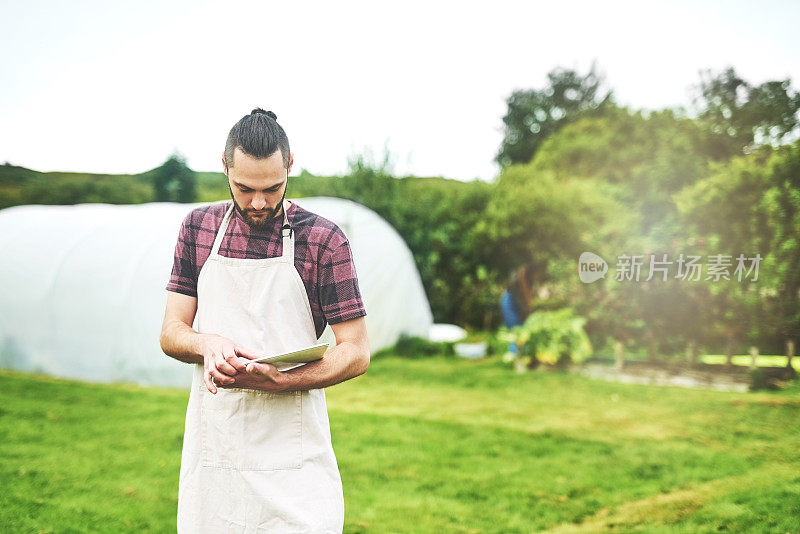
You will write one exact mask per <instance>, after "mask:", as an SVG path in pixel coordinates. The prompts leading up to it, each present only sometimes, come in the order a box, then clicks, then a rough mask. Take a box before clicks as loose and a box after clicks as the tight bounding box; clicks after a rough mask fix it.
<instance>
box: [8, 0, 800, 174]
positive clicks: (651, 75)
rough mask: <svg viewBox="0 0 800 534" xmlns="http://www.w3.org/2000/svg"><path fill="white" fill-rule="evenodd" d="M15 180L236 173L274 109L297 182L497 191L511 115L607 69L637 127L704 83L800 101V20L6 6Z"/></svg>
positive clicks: (590, 10)
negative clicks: (233, 136)
mask: <svg viewBox="0 0 800 534" xmlns="http://www.w3.org/2000/svg"><path fill="white" fill-rule="evenodd" d="M0 17H2V20H3V21H4V25H3V26H4V29H3V32H2V33H1V34H0V50H2V52H0V69H2V70H0V72H2V75H0V80H1V81H0V162H5V161H8V162H10V163H12V164H14V165H21V166H24V167H28V168H32V169H35V170H38V171H75V172H94V173H139V172H143V171H146V170H149V169H151V168H153V167H156V166H158V165H160V164H161V163H163V161H164V160H166V159H167V157H169V155H170V154H171V153H173V152H174V151H179V152H180V153H181V154H182V155H183V156H184V157H185V158H186V160H187V163H188V164H189V166H190V167H192V168H193V169H195V170H197V171H221V170H222V164H221V155H222V150H223V147H224V143H225V138H226V137H227V134H228V131H229V130H230V128H231V126H233V124H234V123H235V122H236V121H237V120H239V119H240V118H241V117H242V116H243V115H245V114H247V113H249V112H250V110H252V109H253V108H255V107H262V108H264V109H268V110H272V111H274V112H275V113H276V114H277V116H278V122H279V123H280V124H281V125H282V126H283V128H284V129H285V130H286V132H287V134H288V136H289V141H290V144H291V148H292V152H293V153H294V159H295V166H294V168H293V170H292V175H297V174H298V173H299V172H300V170H301V169H306V170H308V171H309V172H311V173H314V174H318V175H334V174H343V173H345V172H346V171H347V169H348V161H349V160H351V159H352V158H353V157H355V156H356V155H358V154H362V155H366V156H367V158H368V159H369V158H372V159H373V160H376V161H377V160H381V159H382V158H383V156H384V155H385V154H388V155H389V158H390V161H391V163H392V168H393V171H394V173H395V174H397V175H409V174H413V175H416V176H444V177H447V178H455V179H459V180H472V179H476V178H478V179H483V180H491V179H493V178H494V177H495V176H496V175H497V173H498V171H499V169H498V167H497V166H496V164H495V163H494V162H493V160H494V157H495V155H496V154H497V150H498V147H499V146H500V143H501V141H502V138H503V122H502V118H503V116H504V114H505V112H506V99H507V98H508V96H509V95H510V94H511V93H512V92H513V91H515V90H520V89H540V88H543V87H544V85H545V82H546V79H547V73H548V72H550V71H551V70H553V69H554V68H556V67H564V68H572V69H576V70H578V72H580V73H586V72H588V71H589V68H590V67H591V65H592V64H593V63H594V64H595V65H596V68H597V71H598V72H599V73H601V74H602V75H603V76H604V78H605V82H606V84H607V86H608V87H609V88H611V89H613V90H614V93H615V95H616V100H617V101H618V102H619V103H620V104H622V105H627V106H629V107H631V108H633V109H644V110H653V109H661V108H665V107H676V106H687V105H690V103H691V99H692V95H693V90H694V89H693V88H696V86H697V84H698V83H699V81H700V74H699V73H700V71H701V70H705V69H711V70H712V71H720V70H722V69H723V68H725V67H727V66H729V65H730V66H733V67H734V68H735V69H736V71H737V74H739V75H740V76H741V77H743V78H744V79H745V80H747V81H748V82H750V83H754V84H758V83H762V82H764V81H767V80H775V79H785V78H791V79H792V85H793V87H795V88H796V89H797V88H800V44H799V43H798V41H797V38H796V34H797V28H798V27H800V3H798V2H791V1H785V2H779V1H773V2H770V1H766V2H763V3H759V4H756V3H753V2H739V1H732V2H723V1H719V2H699V1H678V2H671V3H669V4H668V3H666V2H660V3H656V2H643V1H637V2H613V1H604V2H597V1H593V2H575V1H573V2H561V3H556V2H546V3H545V2H531V1H528V2H524V1H518V2H508V1H493V2H479V3H478V2H476V3H465V2H444V1H441V2H435V1H433V0H428V1H424V2H416V1H404V2H374V1H373V2H350V1H346V0H343V1H338V2H329V1H319V2H302V1H284V2H266V1H261V2H256V1H235V0H234V1H226V2H211V1H169V0H160V1H151V0H139V1H137V2H107V1H76V2H61V1H37V0H28V1H25V2H22V1H16V2H12V1H11V0H0Z"/></svg>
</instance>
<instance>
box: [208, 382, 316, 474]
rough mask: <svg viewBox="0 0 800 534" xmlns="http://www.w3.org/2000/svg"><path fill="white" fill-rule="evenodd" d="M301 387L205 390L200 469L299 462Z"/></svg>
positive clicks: (268, 467) (294, 465) (295, 465)
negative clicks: (283, 390)
mask: <svg viewBox="0 0 800 534" xmlns="http://www.w3.org/2000/svg"><path fill="white" fill-rule="evenodd" d="M301 408H302V397H301V392H300V391H292V392H289V393H268V392H264V391H253V390H248V389H222V388H219V389H218V390H217V394H216V395H212V394H211V393H209V392H207V391H206V392H205V394H204V395H203V401H202V404H201V408H200V429H201V432H200V433H201V448H202V462H203V467H218V468H223V469H237V470H240V471H266V470H275V469H299V468H300V467H301V466H302V462H303V450H302V410H301Z"/></svg>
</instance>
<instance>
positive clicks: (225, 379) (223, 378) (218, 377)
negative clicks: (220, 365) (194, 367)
mask: <svg viewBox="0 0 800 534" xmlns="http://www.w3.org/2000/svg"><path fill="white" fill-rule="evenodd" d="M209 372H210V373H211V377H212V378H213V379H214V381H216V382H217V384H219V385H222V384H233V382H234V380H233V378H231V377H230V376H227V375H224V374H222V373H220V372H219V371H218V370H216V369H214V370H212V371H209Z"/></svg>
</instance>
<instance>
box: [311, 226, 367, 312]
mask: <svg viewBox="0 0 800 534" xmlns="http://www.w3.org/2000/svg"><path fill="white" fill-rule="evenodd" d="M320 260H321V261H320V263H319V271H318V275H319V299H320V306H321V307H322V312H323V314H324V316H325V320H326V321H327V322H328V323H329V324H337V323H341V322H344V321H349V320H350V319H355V318H357V317H363V316H365V315H366V314H367V311H366V309H365V308H364V302H363V300H362V299H361V292H360V291H359V288H358V277H357V275H356V266H355V263H354V262H353V255H352V253H351V251H350V244H349V243H348V242H347V241H344V242H343V243H341V244H340V245H338V246H336V247H334V248H332V249H329V250H327V251H326V252H325V253H324V254H323V255H322V258H321V259H320Z"/></svg>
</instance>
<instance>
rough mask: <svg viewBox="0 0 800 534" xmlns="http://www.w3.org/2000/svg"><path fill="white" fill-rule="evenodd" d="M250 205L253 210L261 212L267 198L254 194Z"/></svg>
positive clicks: (260, 194)
mask: <svg viewBox="0 0 800 534" xmlns="http://www.w3.org/2000/svg"><path fill="white" fill-rule="evenodd" d="M251 204H252V206H253V209H254V210H263V209H264V208H266V207H267V197H266V196H265V195H264V194H263V193H256V194H255V196H254V197H253V201H252V202H251Z"/></svg>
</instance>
